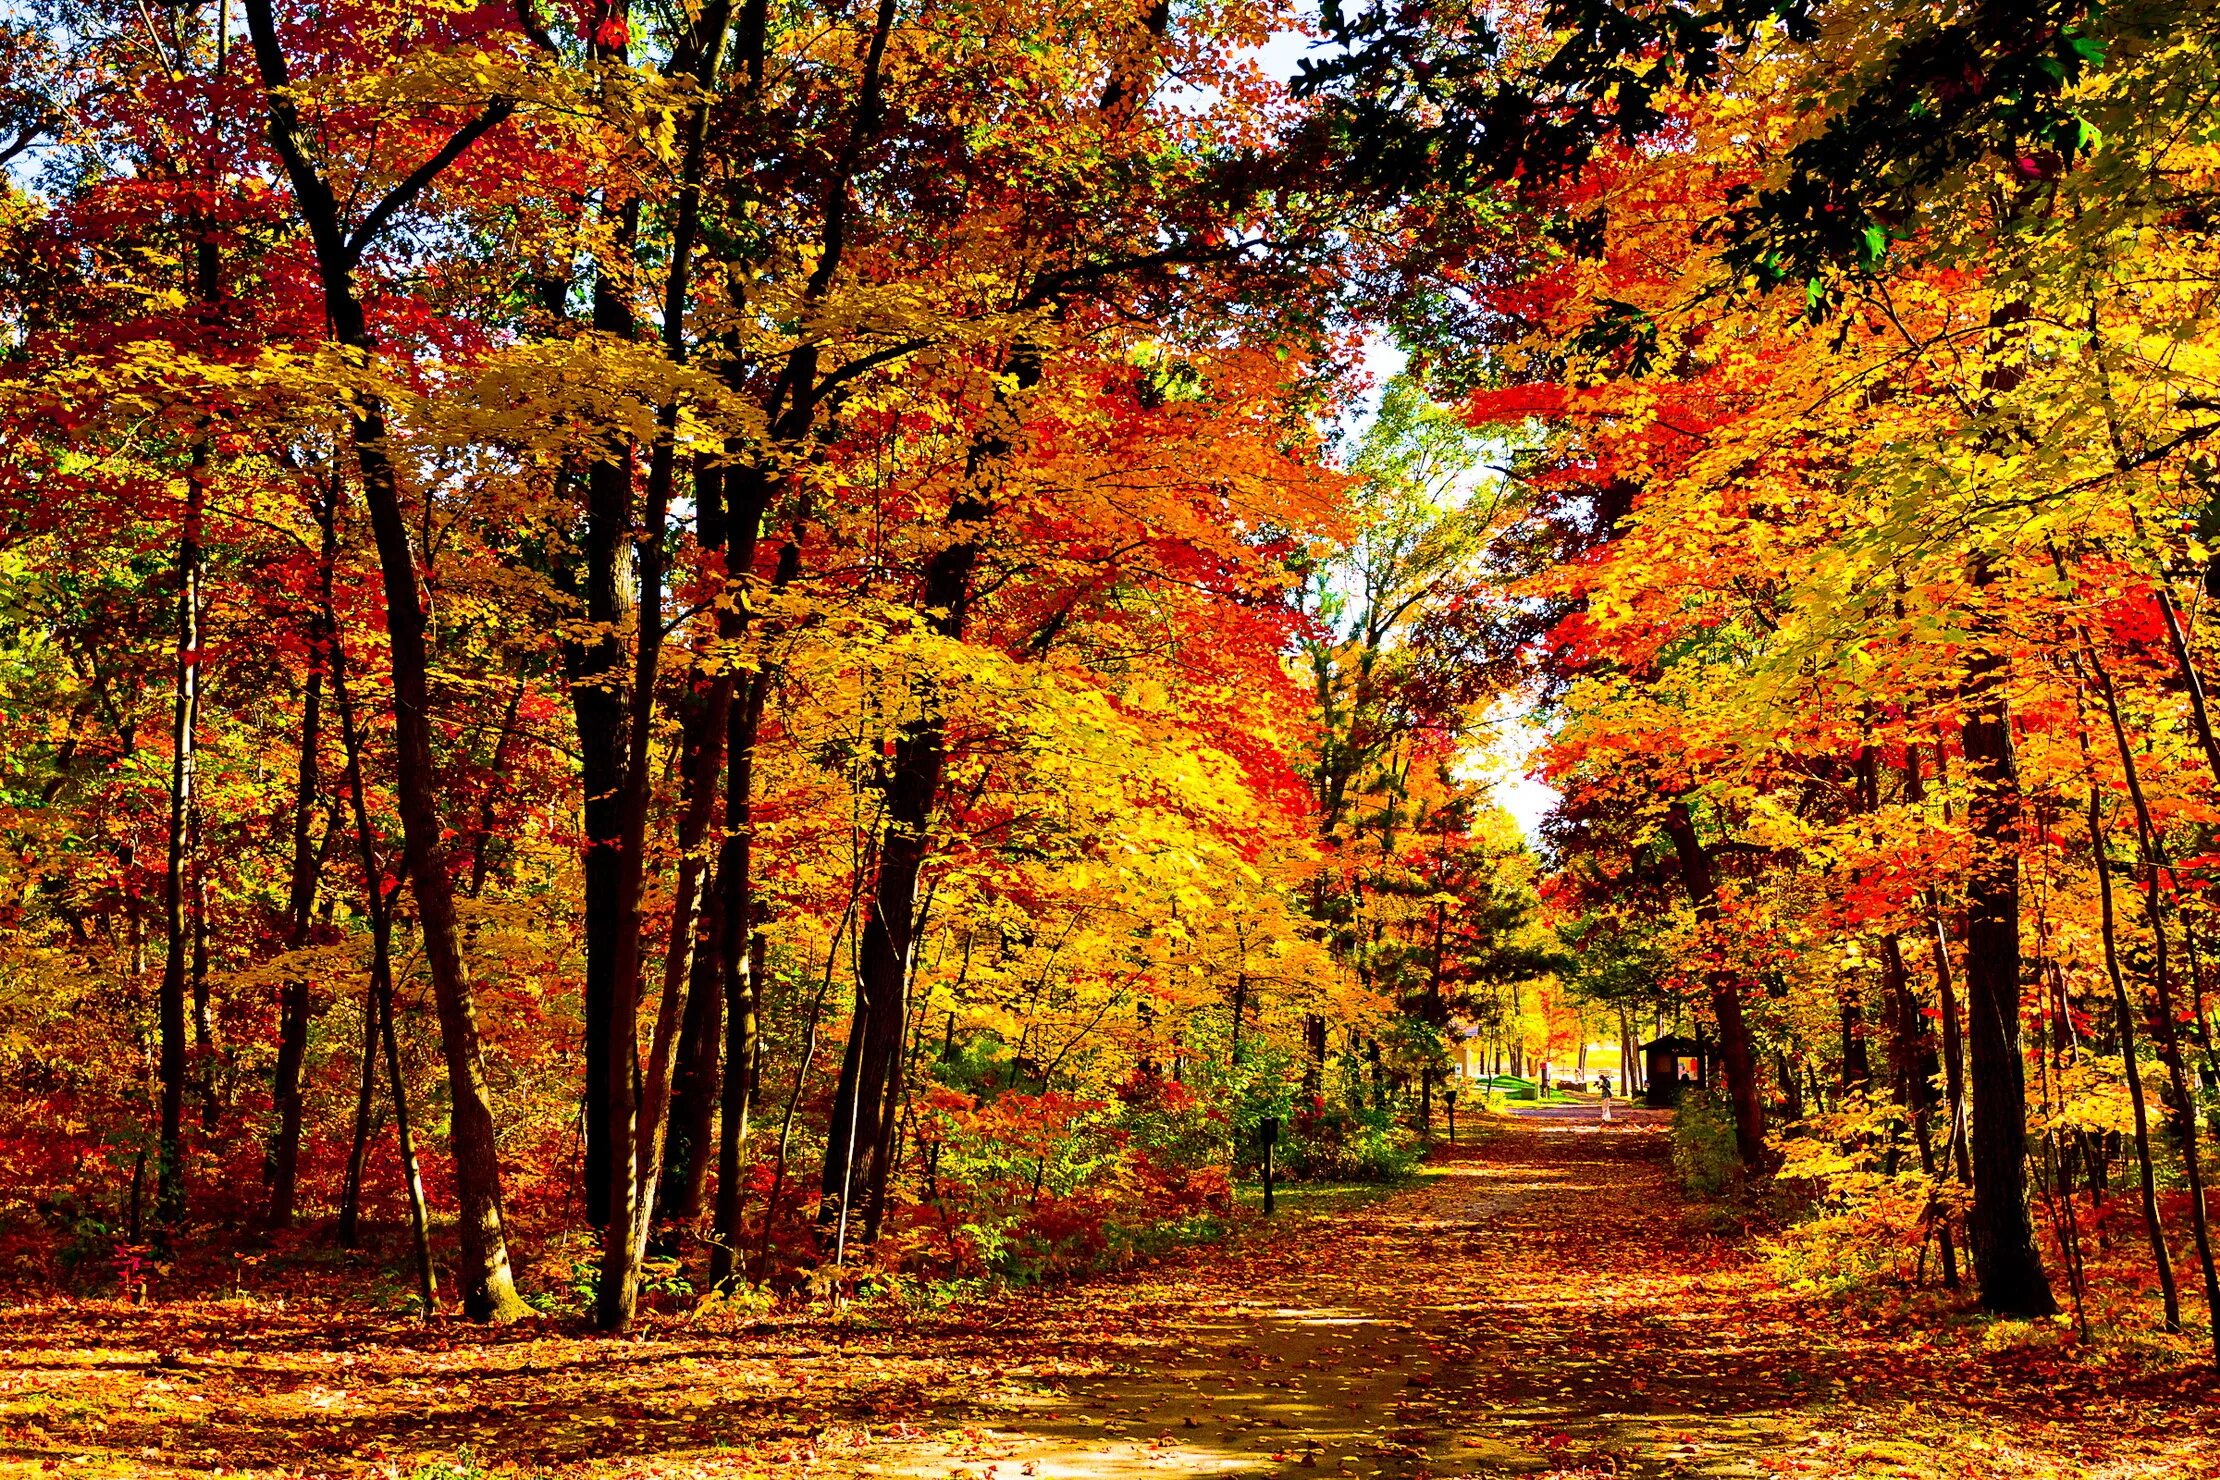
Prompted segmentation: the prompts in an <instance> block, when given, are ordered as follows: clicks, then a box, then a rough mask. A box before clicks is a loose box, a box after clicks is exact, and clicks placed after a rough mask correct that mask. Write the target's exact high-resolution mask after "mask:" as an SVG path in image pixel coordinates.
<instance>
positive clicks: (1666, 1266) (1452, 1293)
mask: <svg viewBox="0 0 2220 1480" xmlns="http://www.w3.org/2000/svg"><path fill="white" fill-rule="evenodd" d="M1663 1119H1664V1117H1662V1116H1657V1115H1649V1114H1643V1113H1641V1112H1635V1113H1634V1114H1632V1115H1629V1113H1628V1112H1627V1111H1626V1110H1625V1109H1624V1108H1623V1107H1622V1108H1621V1109H1620V1110H1619V1112H1618V1119H1617V1121H1616V1123H1615V1124H1610V1125H1604V1124H1599V1123H1598V1120H1597V1114H1596V1111H1595V1109H1594V1108H1592V1107H1588V1106H1582V1107H1568V1108H1565V1109H1554V1108H1553V1109H1551V1110H1544V1111H1538V1112H1535V1111H1530V1112H1528V1113H1527V1114H1526V1115H1523V1116H1519V1117H1515V1118H1513V1119H1512V1120H1511V1121H1510V1123H1509V1124H1507V1125H1506V1124H1504V1123H1503V1122H1500V1121H1499V1122H1495V1123H1493V1124H1492V1125H1491V1126H1490V1127H1489V1128H1488V1129H1487V1130H1485V1131H1484V1132H1483V1133H1482V1137H1481V1139H1480V1140H1479V1142H1478V1143H1477V1144H1475V1145H1469V1146H1459V1147H1456V1148H1444V1150H1443V1151H1441V1152H1439V1153H1437V1155H1436V1157H1435V1159H1434V1161H1433V1163H1432V1165H1431V1166H1430V1168H1429V1171H1428V1175H1427V1176H1426V1178H1425V1179H1424V1180H1423V1181H1422V1182H1421V1183H1420V1184H1419V1185H1418V1186H1417V1187H1415V1188H1413V1189H1410V1190H1408V1191H1404V1192H1400V1193H1397V1194H1395V1195H1392V1196H1390V1197H1388V1198H1385V1199H1383V1200H1381V1201H1378V1202H1376V1203H1373V1204H1371V1205H1370V1206H1366V1207H1362V1208H1358V1209H1355V1210H1352V1211H1342V1212H1334V1213H1326V1214H1313V1215H1305V1214H1301V1213H1298V1214H1296V1215H1295V1217H1294V1218H1293V1219H1291V1220H1290V1223H1291V1226H1289V1227H1286V1228H1284V1229H1281V1230H1277V1231H1275V1233H1274V1234H1273V1235H1271V1236H1269V1237H1266V1236H1262V1235H1259V1236H1253V1237H1251V1238H1248V1239H1244V1240H1242V1241H1241V1242H1239V1243H1238V1244H1235V1245H1232V1246H1228V1247H1224V1248H1220V1249H1214V1250H1210V1251H1207V1252H1205V1253H1203V1254H1202V1255H1200V1256H1199V1257H1197V1258H1196V1259H1194V1260H1193V1261H1191V1262H1189V1263H1187V1264H1186V1265H1184V1266H1182V1267H1176V1268H1165V1269H1159V1270H1156V1271H1151V1272H1145V1273H1142V1274H1139V1275H1136V1276H1133V1277H1131V1278H1129V1279H1127V1280H1123V1281H1118V1282H1103V1283H1098V1284H1095V1285H1093V1286H1090V1287H1086V1288H1085V1289H1083V1290H1078V1291H1073V1292H1069V1293H1067V1294H1066V1295H1065V1296H1063V1297H1060V1298H1057V1299H1055V1300H1054V1301H1052V1302H1051V1304H1050V1307H1049V1308H1048V1309H1046V1310H1043V1311H1041V1312H1039V1313H1038V1317H1037V1320H1036V1322H1035V1323H1034V1325H1033V1328H1032V1330H1031V1332H1029V1333H1027V1334H1028V1335H1029V1336H1030V1337H1031V1339H1032V1341H1033V1342H1037V1343H1039V1345H1038V1346H1037V1347H1035V1348H1033V1349H1034V1351H1035V1353H1036V1356H1037V1357H1038V1358H1040V1359H1042V1360H1040V1364H1039V1370H1042V1371H1053V1370H1055V1369H1056V1368H1057V1367H1058V1365H1060V1364H1061V1365H1063V1366H1064V1367H1065V1368H1066V1369H1067V1370H1069V1368H1070V1365H1071V1364H1074V1363H1077V1364H1081V1366H1082V1368H1083V1370H1087V1371H1091V1372H1093V1373H1094V1374H1096V1375H1094V1376H1092V1377H1084V1378H1079V1379H1076V1380H1065V1381H1061V1382H1051V1383H1041V1384H1038V1385H1037V1386H1035V1387H1034V1389H1033V1390H1032V1391H1030V1392H1027V1391H1024V1390H1023V1384H1019V1385H1018V1386H1017V1387H1014V1388H1013V1387H1012V1386H1011V1385H1010V1384H1009V1383H1007V1382H1005V1384H1003V1385H1002V1386H1001V1388H1000V1389H999V1390H998V1391H996V1392H993V1393H986V1392H982V1393H980V1394H978V1395H976V1396H975V1398H974V1400H973V1401H974V1404H975V1406H974V1408H973V1410H972V1417H971V1420H970V1422H969V1423H968V1424H967V1425H966V1426H965V1427H964V1428H963V1429H962V1430H960V1431H958V1432H955V1433H949V1434H944V1435H942V1436H941V1437H939V1438H937V1439H935V1440H931V1441H911V1442H906V1443H898V1444H892V1445H887V1444H879V1445H874V1446H872V1447H871V1448H870V1449H868V1450H867V1451H866V1452H865V1453H864V1454H863V1455H861V1456H859V1459H861V1460H862V1461H863V1462H862V1463H861V1464H859V1465H858V1467H857V1468H858V1470H859V1472H861V1473H868V1474H874V1475H882V1476H890V1477H891V1476H904V1477H936V1480H938V1477H949V1476H971V1477H978V1480H1016V1477H1038V1480H1123V1477H1140V1476H1174V1475H1193V1476H1255V1477H1262V1476H1267V1475H1289V1476H1294V1475H1301V1474H1304V1473H1343V1474H1351V1473H1354V1474H1361V1475H1384V1476H1390V1477H1410V1480H1418V1477H1426V1476H1436V1477H1449V1476H1489V1475H1510V1474H1534V1473H1546V1474H1552V1475H1564V1476H1570V1475H1615V1476H1636V1475H1658V1476H1690V1477H1695V1476H1721V1477H1723V1476H1745V1475H1748V1476H1756V1475H1769V1474H1783V1473H1791V1474H1820V1475H1846V1476H1847V1475H1874V1476H1881V1475H1914V1476H1918V1475H1941V1474H1949V1475H1954V1476H1990V1475H1995V1476H2000V1477H2001V1476H2043V1475H2059V1476H2067V1475H2071V1476H2076V1477H2081V1476H2089V1477H2097V1476H2121V1477H2125V1476H2130V1475H2133V1476H2156V1475H2177V1474H2178V1475H2211V1474H2215V1473H2220V1470H2216V1469H2215V1464H2216V1460H2215V1455H2220V1444H2216V1443H2215V1439H2216V1437H2220V1435H2215V1434H2213V1433H2208V1432H2206V1431H2207V1430H2211V1429H2220V1424H2214V1423H2207V1422H2205V1421H2204V1417H2202V1416H2185V1414H2184V1412H2183V1410H2181V1409H2179V1408H2177V1407H2176V1406H2175V1405H2176V1404H2179V1403H2186V1404H2188V1405H2189V1407H2188V1410H2187V1415H2200V1413H2201V1415H2203V1416H2210V1415H2213V1414H2214V1413H2215V1412H2216V1410H2215V1409H2213V1408H2211V1407H2209V1406H2203V1405H2204V1404H2209V1402H2210V1395H2211V1389H2210V1387H2209V1385H2208V1384H2204V1383H2201V1382H2200V1383H2198V1386H2200V1387H2202V1388H2203V1389H2204V1394H2203V1401H2202V1403H2200V1399H2199V1397H2198V1395H2196V1394H2193V1393H2191V1392H2188V1391H2183V1390H2179V1389H2177V1390H2176V1391H2175V1392H2173V1393H2170V1394H2166V1395H2165V1397H2164V1398H2163V1399H2162V1400H2161V1402H2162V1406H2154V1405H2153V1403H2152V1399H2153V1398H2154V1397H2155V1396H2157V1395H2156V1394H2154V1393H2152V1392H2150V1391H2147V1390H2146V1391H2143V1392H2140V1393H2138V1392H2135V1391H2112V1390H2108V1389H2107V1388H2106V1387H2105V1386H2104V1383H2105V1381H2106V1379H2105V1377H2104V1375H2103V1373H2102V1371H2101V1369H2095V1370H2090V1371H2087V1372H2079V1373H2076V1372H2062V1371H2060V1370H2059V1369H2058V1368H2057V1367H2056V1366H2055V1365H2054V1364H2053V1363H2052V1362H2050V1361H2048V1360H2047V1359H2046V1357H2047V1354H2048V1353H2049V1352H2050V1350H2051V1348H2049V1347H2046V1346H2044V1345H2043V1341H2044V1339H2045V1338H2047V1337H2050V1336H2053V1335H2056V1334H2058V1333H2056V1331H2055V1328H2037V1329H2035V1330H2032V1331H2030V1330H2029V1328H2009V1327H2007V1328H1984V1327H1982V1323H1978V1322H1973V1321H1967V1322H1963V1323H1961V1324H1962V1325H1963V1326H1965V1327H1967V1328H1971V1329H1969V1330H1968V1331H1967V1332H1965V1333H1963V1334H1968V1335H1972V1336H1973V1337H1974V1345H1975V1347H1976V1348H1978V1347H1979V1345H1980V1342H1979V1336H1978V1331H1979V1330H1981V1329H1993V1330H1999V1331H2002V1332H2004V1333H2005V1334H2006V1337H2007V1340H2006V1341H2005V1342H2004V1343H2003V1344H2001V1345H1999V1344H1997V1343H1995V1342H1991V1343H1990V1350H1988V1351H1987V1352H1983V1351H1981V1350H1978V1349H1976V1350H1972V1351H1965V1350H1960V1351H1958V1352H1953V1351H1951V1350H1949V1349H1948V1344H1946V1345H1941V1346H1939V1345H1937V1344H1936V1343H1933V1342H1931V1341H1930V1340H1929V1339H1928V1337H1927V1334H1926V1333H1925V1332H1924V1331H1923V1330H1922V1329H1920V1328H1919V1327H1916V1326H1909V1325H1906V1326H1902V1327H1898V1326H1897V1325H1896V1324H1895V1323H1894V1322H1892V1321H1891V1320H1889V1319H1887V1318H1884V1317H1880V1316H1875V1317H1874V1318H1872V1319H1871V1320H1865V1319H1860V1318H1857V1317H1855V1316H1853V1315H1852V1313H1851V1312H1849V1311H1847V1310H1844V1309H1840V1308H1838V1307H1836V1306H1834V1305H1831V1304H1828V1303H1825V1302H1820V1301H1816V1300H1812V1299H1808V1298H1804V1297H1799V1296H1797V1295H1794V1294H1792V1293H1790V1292H1788V1291H1786V1290H1784V1289H1782V1288H1781V1287H1780V1286H1779V1285H1778V1284H1777V1283H1776V1282H1775V1281H1774V1280H1773V1279H1771V1278H1770V1277H1769V1276H1768V1275H1767V1274H1766V1273H1765V1271H1764V1270H1763V1269H1762V1268H1760V1267H1757V1266H1755V1265H1753V1263H1752V1257H1751V1254H1750V1253H1749V1251H1748V1249H1747V1248H1746V1246H1745V1245H1744V1244H1743V1243H1742V1241H1740V1240H1735V1239H1728V1238H1722V1237H1718V1236H1715V1235H1712V1234H1709V1233H1702V1232H1692V1231H1690V1230H1689V1228H1688V1227H1687V1226H1686V1220H1685V1219H1684V1217H1683V1210H1684V1206H1685V1205H1684V1203H1683V1200H1682V1198H1681V1197H1680V1195H1679V1193H1678V1190H1677V1188H1676V1187H1675V1186H1674V1183H1673V1179H1672V1177H1671V1171H1670V1166H1669V1162H1668V1151H1667V1146H1666V1140H1665V1130H1664V1126H1663V1125H1662V1124H1661V1122H1662V1121H1663ZM2013 1332H2025V1333H2027V1334H2028V1335H2029V1336H2031V1337H2032V1338H2033V1339H2034V1341H2035V1349H2034V1352H2033V1356H2034V1357H2035V1360H2032V1361H2028V1360H2023V1359H2025V1358H2027V1357H2028V1356H2029V1355H2030V1353H2029V1352H2028V1351H2027V1350H2023V1349H2015V1348H2013V1347H2012V1346H2011V1344H2010V1340H2009V1337H2010V1335H2011V1333H2013ZM1011 1335H1012V1336H1013V1337H1014V1336H1016V1335H1018V1333H1017V1332H1012V1333H1011Z"/></svg>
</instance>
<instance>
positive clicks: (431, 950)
mask: <svg viewBox="0 0 2220 1480" xmlns="http://www.w3.org/2000/svg"><path fill="white" fill-rule="evenodd" d="M246 13H247V28H248V32H249V34H250V35H251V37H252V38H253V42H254V57H255V67H256V70H257V72H258V73H259V74H260V78H261V82H262V87H263V89H264V108H265V114H266V117H267V118H268V121H269V126H270V142H271V145H272V147H273V148H274V149H275V151H276V153H277V155H278V158H279V161H280V162H281V163H282V164H283V165H284V167H285V173H286V177H287V179H288V180H289V182H290V183H291V184H292V187H293V195H294V203H295V207H296V209H297V210H298V211H299V213H300V215H301V219H302V220H303V222H304V223H305V224H306V225H307V227H308V230H309V235H310V238H311V240H312V241H313V243H314V246H315V249H316V264H317V270H318V274H319V276H320V278H321V285H322V288H323V296H324V311H325V315H326V317H327V319H328V320H329V322H330V326H331V334H332V338H333V339H334V340H336V341H337V342H338V343H339V344H340V345H341V346H343V347H344V348H345V349H346V350H347V351H349V352H350V353H351V355H352V356H353V357H354V358H355V359H357V360H358V361H360V362H362V363H364V364H368V363H369V362H370V361H371V360H372V358H373V357H374V356H375V354H376V351H377V344H376V341H375V340H374V339H373V338H372V336H371V334H370V330H369V326H368V324H367V322H366V320H365V318H364V316H363V310H362V302H361V299H360V297H359V295H358V293H357V290H356V287H355V282H354V266H355V263H356V261H357V260H358V258H359V256H360V253H361V250H362V247H363V246H364V245H365V243H364V241H363V237H364V235H365V234H368V233H370V232H371V231H372V223H376V224H377V225H380V226H382V224H383V223H384V222H385V221H389V220H391V219H392V216H393V213H394V212H395V211H396V210H398V209H399V207H400V206H401V205H402V204H405V200H404V199H402V198H401V195H400V192H402V191H408V192H410V193H411V194H412V195H413V193H414V192H415V191H420V190H422V189H423V188H425V186H426V185H428V184H429V183H430V181H431V179H432V178H434V177H435V176H436V175H437V174H438V172H439V170H440V169H443V168H445V166H446V165H447V164H450V163H452V162H453V161H454V160H455V159H457V158H459V157H460V156H461V154H462V153H463V151H465V150H467V149H468V148H469V147H470V145H471V144H472V143H473V142H474V141H475V140H476V139H478V138H480V137H482V136H483V135H484V134H485V133H486V132H488V131H489V130H491V129H493V128H495V127H497V126H498V125H499V124H500V123H501V122H502V121H503V120H505V119H506V118H507V117H508V116H509V113H510V112H511V111H513V109H514V104H513V103H510V102H503V101H499V100H497V101H495V102H493V103H490V104H488V105H487V107H486V108H485V109H484V110H483V111H482V112H480V113H479V114H478V116H477V117H476V118H475V119H473V120H472V121H471V122H470V123H468V124H465V125H464V126H463V127H462V128H461V129H458V130H457V131H456V132H455V133H454V134H453V135H451V136H450V137H449V139H448V141H447V143H446V144H445V145H444V146H442V148H441V150H440V152H439V153H438V154H437V155H436V156H434V158H433V160H432V161H429V162H428V164H427V167H426V168H423V169H419V170H418V171H417V172H416V173H415V174H414V175H412V176H411V177H410V180H409V181H408V182H404V184H403V185H402V186H399V187H396V193H395V194H394V195H389V196H388V197H386V199H385V200H383V201H381V202H379V204H378V205H377V206H376V207H373V208H372V210H371V212H370V215H369V216H368V217H366V218H365V222H364V225H363V227H362V228H359V229H358V231H357V232H356V234H355V236H354V237H353V238H350V236H349V234H348V232H347V230H346V226H345V222H344V220H343V218H342V214H341V208H340V205H339V201H338V198H337V197H336V196H335V195H334V194H333V192H332V189H331V186H330V185H329V183H328V182H326V181H325V179H324V177H323V175H322V173H321V172H320V171H319V170H318V168H317V166H316V165H315V163H314V161H313V160H312V159H311V157H310V155H309V152H308V149H307V147H306V146H305V145H304V144H303V142H302V125H301V121H300V117H299V114H298V112H297V110H296V108H295V105H294V103H293V101H292V98H291V96H290V88H291V77H290V73H289V68H288V66H287V64H286V60H285V53H284V49H283V47H282V45H281V44H280V42H279V39H278V30H277V23H276V20H275V17H274V16H273V14H272V10H271V4H270V0H246ZM432 166H437V168H433V167H432ZM346 410H347V421H348V432H349V437H350V440H351V441H352V442H353V444H354V449H355V461H356V465H357V467H358V468H359V470H360V473H361V477H362V494H363V502H364V504H365V505H366V506H367V507H368V509H369V513H370V530H371V536H372V539H373V542H374V543H375V545H376V547H377V552H378V570H379V576H380V579H381V583H382V585H383V588H384V595H385V610H386V634H387V649H388V653H389V655H390V661H391V665H392V671H393V751H394V770H395V777H396V782H397V786H396V790H397V791H398V793H399V802H400V812H401V831H402V837H403V842H404V846H405V850H406V854H407V858H408V870H409V876H410V882H411V887H413V888H414V890H415V891H416V899H417V906H418V918H419V920H420V922H421V926H420V928H421V930H422V934H423V941H424V961H425V965H426V967H427V969H428V971H429V972H430V975H431V979H432V997H433V1001H434V1002H435V1004H436V1005H437V1008H438V1012H439V1031H440V1048H441V1052H442V1055H443V1057H444V1058H445V1059H446V1061H447V1082H448V1090H449V1101H450V1104H449V1124H450V1127H451V1131H450V1138H451V1142H452V1145H453V1148H454V1157H455V1193H456V1200H457V1202H458V1204H459V1209H458V1217H457V1220H456V1221H457V1226H458V1229H459V1232H460V1235H461V1243H462V1260H461V1284H462V1299H463V1309H464V1311H465V1313H467V1314H468V1315H470V1316H472V1317H474V1318H476V1319H479V1320H489V1321H505V1320H512V1319H514V1318H516V1317H517V1316H520V1315H522V1314H524V1312H525V1310H526V1306H525V1304H524V1302H523V1301H522V1300H520V1299H519V1298H518V1297H517V1293H516V1280H515V1276H514V1274H513V1272H512V1271H511V1270H510V1267H509V1248H508V1239H507V1237H506V1234H505V1231H504V1229H503V1227H502V1217H501V1162H500V1153H499V1148H498V1145H497V1142H496V1139H495V1134H494V1124H493V1104H492V1097H491V1095H490V1093H489V1092H488V1089H487V1086H486V1076H485V1063H484V1058H483V1055H482V1053H481V1051H480V1047H479V1032H478V1010H477V1002H476V998H475V995H474V993H473V991H472V989H471V984H470V974H469V971H468V969H467V967H466V966H465V965H464V962H463V955H462V932H461V928H460V925H459V924H458V922H457V920H456V916H455V895H454V881H453V880H452V878H451V877H450V876H449V874H448V869H447V857H446V847H445V844H444V842H443V840H442V829H441V819H440V815H439V779H438V766H437V763H436V762H435V761H434V759H433V754H432V725H431V693H430V689H431V683H430V669H431V654H430V649H429V644H428V641H427V636H426V632H427V624H426V622H425V616H424V606H423V599H422V597H421V595H420V594H419V592H418V590H417V572H416V552H415V549H414V547H413V546H412V544H411V542H410V537H409V528H408V521H407V519H406V517H405V516H404V514H403V512H402V508H401V487H400V478H399V476H398V474H397V472H396V470H395V468H394V466H393V462H392V458H391V456H390V454H389V453H388V451H387V447H386V408H385V403H384V401H383V400H382V399H381V398H380V397H379V396H377V395H376V394H374V393H370V392H364V393H361V394H358V395H357V396H356V397H355V398H354V399H353V400H352V401H350V402H349V403H348V405H347V408H346Z"/></svg>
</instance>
